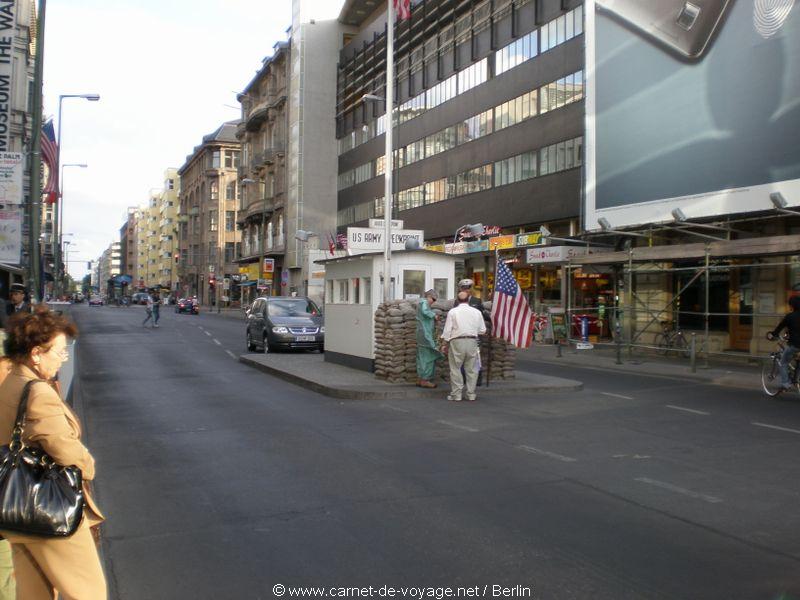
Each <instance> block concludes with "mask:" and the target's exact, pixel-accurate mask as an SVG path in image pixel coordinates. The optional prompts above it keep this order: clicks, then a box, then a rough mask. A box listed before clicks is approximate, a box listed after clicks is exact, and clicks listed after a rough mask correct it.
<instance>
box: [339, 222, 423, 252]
mask: <svg viewBox="0 0 800 600" xmlns="http://www.w3.org/2000/svg"><path fill="white" fill-rule="evenodd" d="M385 235H386V232H385V231H384V230H383V229H371V228H369V227H348V228H347V248H348V249H349V250H363V251H366V252H379V251H381V250H383V247H384V243H385V242H384V236H385ZM408 239H416V240H417V241H418V242H419V247H420V248H422V244H423V243H424V241H425V232H424V231H422V230H421V229H393V230H392V251H393V252H394V251H396V250H405V247H406V240H408Z"/></svg>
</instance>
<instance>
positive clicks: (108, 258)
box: [93, 242, 122, 298]
mask: <svg viewBox="0 0 800 600" xmlns="http://www.w3.org/2000/svg"><path fill="white" fill-rule="evenodd" d="M121 265H122V253H121V249H120V242H111V244H110V245H109V246H108V248H106V249H105V250H104V251H103V254H101V255H100V258H99V259H98V261H97V275H96V277H97V286H98V288H99V289H100V293H101V295H104V296H107V297H109V298H112V297H114V285H113V283H112V282H111V280H112V279H113V278H114V277H116V276H117V275H119V274H120V269H121ZM93 281H94V277H93Z"/></svg>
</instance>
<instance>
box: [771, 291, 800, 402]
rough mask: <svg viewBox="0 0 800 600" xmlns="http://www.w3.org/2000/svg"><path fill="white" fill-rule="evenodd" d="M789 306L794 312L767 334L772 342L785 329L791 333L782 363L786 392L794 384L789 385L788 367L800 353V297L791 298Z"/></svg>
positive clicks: (782, 376) (782, 379)
mask: <svg viewBox="0 0 800 600" xmlns="http://www.w3.org/2000/svg"><path fill="white" fill-rule="evenodd" d="M789 306H790V307H791V309H792V312H790V313H789V314H787V315H786V316H785V317H783V319H782V320H781V322H780V323H778V326H777V327H776V328H775V329H774V330H773V331H770V332H769V333H768V334H767V337H768V338H769V339H770V340H772V339H775V338H777V337H778V336H779V335H780V333H781V331H783V330H784V329H787V330H788V332H789V341H788V342H787V344H786V347H785V348H784V349H783V354H781V362H780V370H781V387H782V388H783V389H784V390H790V389H792V384H791V383H789V368H788V366H789V362H791V360H792V358H793V357H794V355H795V354H797V353H798V352H800V296H792V297H791V298H789Z"/></svg>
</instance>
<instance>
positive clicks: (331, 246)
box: [328, 232, 336, 256]
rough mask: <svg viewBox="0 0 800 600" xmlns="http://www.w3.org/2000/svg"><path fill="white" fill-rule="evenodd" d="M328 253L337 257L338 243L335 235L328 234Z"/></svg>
mask: <svg viewBox="0 0 800 600" xmlns="http://www.w3.org/2000/svg"><path fill="white" fill-rule="evenodd" d="M328 251H329V252H330V253H331V256H335V255H336V242H335V241H334V239H333V234H332V233H330V232H329V233H328Z"/></svg>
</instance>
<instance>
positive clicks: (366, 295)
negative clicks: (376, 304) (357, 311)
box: [361, 277, 372, 304]
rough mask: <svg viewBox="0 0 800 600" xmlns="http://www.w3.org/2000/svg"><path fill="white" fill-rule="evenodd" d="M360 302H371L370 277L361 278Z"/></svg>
mask: <svg viewBox="0 0 800 600" xmlns="http://www.w3.org/2000/svg"><path fill="white" fill-rule="evenodd" d="M361 304H372V278H371V277H362V278H361Z"/></svg>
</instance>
